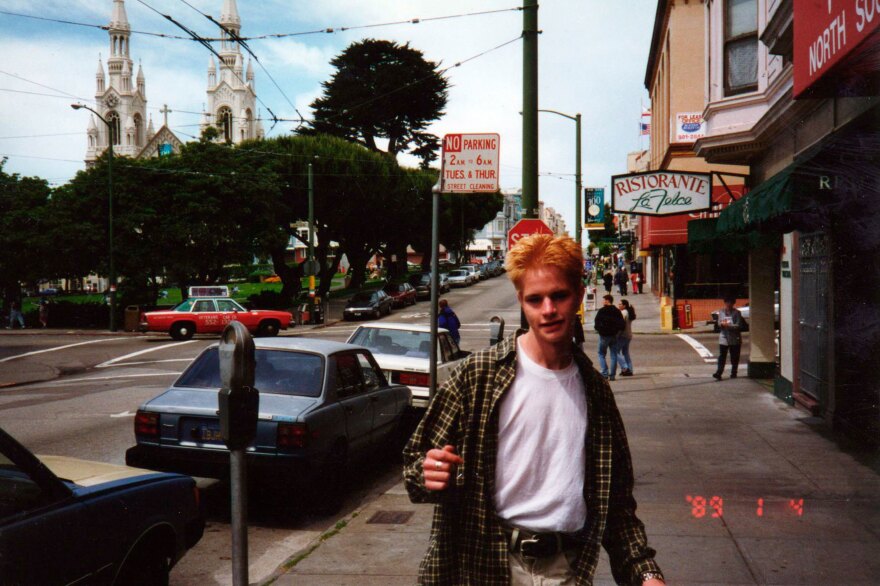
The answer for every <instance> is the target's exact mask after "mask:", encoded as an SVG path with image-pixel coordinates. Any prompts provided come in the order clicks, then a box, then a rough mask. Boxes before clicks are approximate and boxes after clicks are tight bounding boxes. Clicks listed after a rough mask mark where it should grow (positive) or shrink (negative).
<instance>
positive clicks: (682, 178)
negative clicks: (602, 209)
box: [611, 171, 712, 216]
mask: <svg viewBox="0 0 880 586" xmlns="http://www.w3.org/2000/svg"><path fill="white" fill-rule="evenodd" d="M611 207H612V210H613V211H615V212H618V213H624V214H633V215H637V216H674V215H678V214H692V213H695V212H701V211H704V210H709V209H710V208H711V207H712V177H711V175H709V174H708V173H686V172H682V171H648V172H646V173H633V174H630V175H614V176H612V177H611Z"/></svg>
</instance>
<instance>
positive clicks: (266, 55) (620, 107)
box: [0, 0, 656, 229]
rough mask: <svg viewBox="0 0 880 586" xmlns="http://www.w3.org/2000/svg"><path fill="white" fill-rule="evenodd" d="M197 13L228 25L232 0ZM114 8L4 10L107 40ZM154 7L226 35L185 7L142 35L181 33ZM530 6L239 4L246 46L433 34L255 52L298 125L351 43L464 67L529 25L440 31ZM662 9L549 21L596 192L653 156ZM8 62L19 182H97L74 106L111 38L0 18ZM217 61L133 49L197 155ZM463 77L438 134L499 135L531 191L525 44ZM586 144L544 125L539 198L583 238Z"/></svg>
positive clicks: (495, 0) (166, 5)
mask: <svg viewBox="0 0 880 586" xmlns="http://www.w3.org/2000/svg"><path fill="white" fill-rule="evenodd" d="M189 3H190V4H192V5H193V6H195V7H196V8H198V9H200V10H202V11H204V12H207V13H209V14H211V15H212V16H214V17H215V18H217V19H219V16H220V10H221V7H222V5H223V0H189ZM145 4H146V5H145ZM112 5H113V2H112V0H42V1H40V2H34V1H33V0H0V11H3V12H13V13H20V14H27V15H33V16H40V17H44V18H52V19H59V20H67V21H74V22H78V23H87V24H97V25H106V24H107V23H108V22H109V20H110V14H111V9H112ZM147 5H149V6H152V7H153V8H155V9H156V10H158V11H159V12H161V13H164V14H168V15H170V16H172V17H173V18H175V19H176V20H178V21H179V22H181V23H183V24H184V25H186V26H187V27H189V28H190V29H193V30H195V31H196V32H197V33H199V34H200V35H203V36H217V35H218V31H217V30H216V28H215V27H214V25H212V24H211V23H210V22H209V21H208V20H207V19H206V18H205V17H204V16H202V15H200V14H199V13H198V12H196V11H195V10H193V9H192V8H190V7H189V6H187V5H186V4H185V3H184V2H183V1H182V0H143V3H142V2H141V1H140V0H127V1H126V2H125V7H126V11H127V13H128V19H129V23H130V24H131V28H132V30H133V31H147V32H156V33H166V34H175V35H177V34H182V31H180V30H179V29H177V28H176V27H174V25H172V24H171V23H169V22H168V21H167V20H165V19H164V18H163V17H161V16H159V15H158V14H156V12H153V11H152V10H150V9H149V8H148V7H147ZM518 6H520V4H518V3H517V1H516V0H511V1H506V0H482V1H479V2H475V1H473V0H471V1H466V0H446V1H445V2H436V1H432V2H428V1H426V0H412V1H409V2H399V1H398V2H392V1H391V0H359V1H355V0H321V1H314V0H309V1H306V0H238V10H239V14H240V16H241V22H242V30H241V35H242V36H256V35H262V34H270V33H292V32H302V31H311V30H315V29H326V28H330V27H332V28H334V29H339V28H341V27H352V26H359V25H370V24H378V23H387V22H389V21H396V20H410V19H413V18H419V19H422V22H420V23H419V24H411V23H406V24H399V25H389V26H377V27H372V28H368V29H356V30H351V31H343V32H335V33H332V34H327V33H319V34H305V35H297V36H292V37H287V38H283V39H271V40H255V41H253V42H251V43H250V46H251V48H252V49H253V50H254V51H255V53H256V54H257V55H258V56H259V58H260V61H261V62H262V63H263V65H264V66H265V68H266V69H267V70H268V72H269V73H270V74H271V75H272V77H273V78H274V79H275V80H276V81H277V82H278V85H279V86H280V87H281V90H283V93H282V91H279V90H278V89H276V88H275V87H274V85H273V84H272V83H271V82H270V80H269V79H268V77H267V75H266V74H265V72H264V71H263V70H262V69H260V68H259V67H258V66H257V65H256V64H255V65H254V68H255V75H256V87H257V95H258V97H259V98H260V99H261V100H262V101H263V102H264V103H265V104H266V105H267V106H268V107H269V108H271V110H272V111H273V112H274V113H275V115H276V116H277V117H279V118H295V117H296V114H295V112H294V108H293V107H291V103H292V104H293V105H294V106H295V107H296V108H298V109H299V110H300V112H302V114H303V115H304V116H305V117H307V118H308V117H309V115H310V110H309V108H308V104H309V103H311V102H312V100H314V98H315V97H317V96H318V95H319V94H320V90H321V88H320V84H321V82H322V81H325V80H326V79H327V78H328V77H329V75H330V73H331V67H330V65H329V61H330V59H331V58H332V57H333V56H335V55H336V54H338V53H339V52H340V51H341V50H342V49H344V48H345V47H346V46H347V45H348V44H350V43H351V42H352V41H355V40H358V39H362V38H366V37H372V38H378V39H389V40H394V41H397V42H401V43H402V42H409V43H410V44H411V46H413V47H415V48H417V49H419V50H421V51H423V52H424V53H425V56H426V58H427V59H430V60H433V61H438V62H442V64H443V65H444V66H449V65H453V64H454V63H457V62H459V61H463V60H465V59H467V58H469V57H472V56H474V55H476V54H479V53H482V52H483V51H486V50H487V49H491V48H493V47H495V46H497V45H499V44H501V43H504V42H506V41H509V40H512V39H515V38H517V37H518V36H519V35H520V33H521V31H522V12H520V11H506V12H499V13H495V14H488V15H475V16H466V17H460V18H449V19H441V20H433V21H425V19H427V18H432V17H442V16H451V15H457V14H462V13H473V12H477V11H486V10H503V9H508V8H516V7H518ZM655 9H656V1H655V0H626V1H625V2H607V1H600V0H579V1H575V0H551V1H548V2H545V3H542V5H541V7H540V12H539V26H540V28H541V30H542V31H543V34H542V35H541V36H540V40H539V43H540V46H539V54H540V64H539V79H540V87H539V103H540V107H541V108H548V109H553V110H559V111H562V112H565V113H568V114H575V113H578V112H580V113H582V114H583V160H582V165H583V173H584V185H585V186H607V185H608V184H609V178H610V176H611V175H613V174H616V173H622V172H625V171H626V154H627V152H629V151H633V150H637V149H638V148H640V147H641V148H644V147H645V146H647V145H646V143H645V142H643V141H642V142H640V139H639V136H638V122H639V116H640V113H641V110H640V108H641V107H642V105H647V95H646V92H645V90H644V83H643V81H644V76H645V63H646V58H647V53H648V47H649V44H650V41H651V32H652V26H653V17H654V11H655ZM0 54H2V55H3V57H4V58H3V63H2V64H0V112H2V114H0V157H2V156H6V157H8V159H9V160H8V162H7V164H6V167H5V170H6V172H9V173H19V174H21V175H35V176H39V177H43V178H45V179H47V180H49V181H50V182H51V183H52V184H62V183H65V182H66V181H68V180H69V179H70V178H71V177H73V175H74V174H76V172H77V171H79V170H81V169H83V167H84V165H83V162H82V160H83V157H84V155H85V149H86V134H85V130H86V126H87V123H88V116H87V114H86V113H84V112H83V111H74V110H72V109H71V108H70V107H69V105H70V103H72V102H74V101H77V100H82V101H84V102H85V103H87V104H90V105H93V104H94V102H93V100H94V93H95V71H96V70H97V63H98V55H99V54H100V55H101V56H102V58H103V62H104V65H105V68H106V62H107V56H108V54H109V40H108V35H107V32H106V31H103V30H100V29H97V28H89V27H84V26H76V25H72V24H62V23H56V22H47V21H40V20H34V19H28V18H22V17H18V16H11V15H8V14H0ZM209 55H210V54H209V53H208V51H207V49H205V48H204V47H202V46H201V45H199V44H198V43H195V42H192V41H185V40H172V39H163V38H158V37H155V36H148V35H143V34H132V35H131V50H130V56H131V57H132V59H133V60H134V61H135V63H136V64H137V63H138V62H140V63H142V65H143V68H144V74H145V76H146V93H147V99H148V116H149V115H152V118H153V122H154V125H155V127H156V128H158V127H159V126H160V125H161V123H162V115H161V114H160V113H159V109H160V108H162V105H163V104H167V105H168V107H169V108H170V109H171V110H172V111H173V112H172V113H171V114H170V115H169V126H171V128H172V130H173V131H174V132H175V133H176V134H177V135H178V137H180V138H181V139H182V140H184V141H187V140H192V139H193V138H194V137H196V136H198V134H199V122H200V121H201V116H200V115H199V114H198V113H199V112H201V111H202V108H203V106H204V104H205V101H206V97H205V89H206V84H207V72H206V70H207V66H208V58H209ZM136 71H137V69H135V73H136ZM448 77H449V79H450V81H451V85H452V87H451V89H450V91H449V102H448V105H447V108H446V112H447V113H446V116H444V117H443V118H442V119H441V120H439V121H438V122H436V123H435V124H434V125H433V126H432V128H431V131H432V132H434V133H436V134H438V135H440V136H442V135H443V134H445V133H450V132H498V133H499V134H500V135H501V186H502V188H518V187H520V185H521V136H522V128H521V124H522V123H521V119H520V116H519V114H518V112H519V111H520V110H521V109H522V43H521V42H520V41H517V42H515V43H512V44H510V45H507V46H505V47H503V48H501V49H498V50H496V51H493V52H491V53H488V54H487V55H484V56H482V57H480V58H478V59H475V60H473V61H469V62H468V63H464V64H462V65H461V66H460V67H456V68H453V69H452V70H451V71H450V72H449V74H448ZM38 84H39V85H38ZM10 90H15V91H10ZM22 92H29V93H22ZM45 94H49V95H45ZM262 113H263V115H264V116H265V115H266V112H265V110H263V112H262ZM271 126H272V124H271V123H270V122H266V123H264V128H265V130H266V131H267V134H268V136H279V135H282V134H285V133H288V132H290V131H291V130H292V129H293V128H294V126H295V125H294V124H291V123H279V124H277V125H275V126H274V128H272V129H271V132H269V129H270V127H271ZM574 137H575V128H574V123H573V122H572V121H569V120H566V119H564V118H561V117H558V116H555V115H552V114H541V115H540V170H541V173H542V174H548V175H543V176H542V178H541V181H540V198H541V199H542V200H543V201H544V202H545V204H546V205H548V206H552V207H554V208H556V209H557V211H560V212H561V213H562V214H563V215H564V217H565V220H566V222H567V224H568V226H569V229H571V227H572V225H573V223H574V200H575V195H574V190H575V188H574V167H575V165H574V158H575V157H574ZM401 162H403V163H409V162H412V161H407V160H405V159H401ZM550 174H552V175H550Z"/></svg>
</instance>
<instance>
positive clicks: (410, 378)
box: [391, 371, 431, 387]
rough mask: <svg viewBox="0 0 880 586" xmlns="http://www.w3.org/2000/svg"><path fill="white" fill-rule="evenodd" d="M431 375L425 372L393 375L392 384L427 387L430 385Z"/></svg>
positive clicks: (395, 373) (394, 373) (396, 373)
mask: <svg viewBox="0 0 880 586" xmlns="http://www.w3.org/2000/svg"><path fill="white" fill-rule="evenodd" d="M430 380H431V378H430V375H428V374H426V373H424V372H398V371H395V372H393V373H392V374H391V382H394V383H397V384H400V385H414V386H416V387H427V386H429V384H430Z"/></svg>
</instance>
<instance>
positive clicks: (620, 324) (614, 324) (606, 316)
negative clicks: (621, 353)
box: [593, 295, 626, 380]
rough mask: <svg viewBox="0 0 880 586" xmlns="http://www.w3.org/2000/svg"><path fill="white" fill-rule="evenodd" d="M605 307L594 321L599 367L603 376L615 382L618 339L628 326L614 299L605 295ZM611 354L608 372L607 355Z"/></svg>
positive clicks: (598, 312) (603, 306)
mask: <svg viewBox="0 0 880 586" xmlns="http://www.w3.org/2000/svg"><path fill="white" fill-rule="evenodd" d="M602 299H603V305H602V307H600V308H599V311H597V312H596V318H595V319H594V320H593V327H594V328H595V329H596V331H597V332H599V367H600V369H601V373H602V376H603V377H605V378H607V379H608V380H614V377H615V376H616V375H617V354H618V349H617V339H618V334H619V333H620V332H621V331H623V328H624V327H626V324H625V323H624V321H623V314H621V313H620V310H619V309H617V308H616V307H614V297H613V296H611V295H605V296H603V297H602ZM609 351H610V352H611V371H610V372H609V371H608V363H607V361H606V355H607V354H608V352H609Z"/></svg>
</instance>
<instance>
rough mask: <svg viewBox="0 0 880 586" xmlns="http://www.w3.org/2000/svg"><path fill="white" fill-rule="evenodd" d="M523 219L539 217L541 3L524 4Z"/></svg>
mask: <svg viewBox="0 0 880 586" xmlns="http://www.w3.org/2000/svg"><path fill="white" fill-rule="evenodd" d="M522 34H523V107H522V120H523V133H522V134H523V138H522V140H523V142H522V206H523V217H525V218H537V217H538V0H525V1H524V2H523V33H522Z"/></svg>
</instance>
